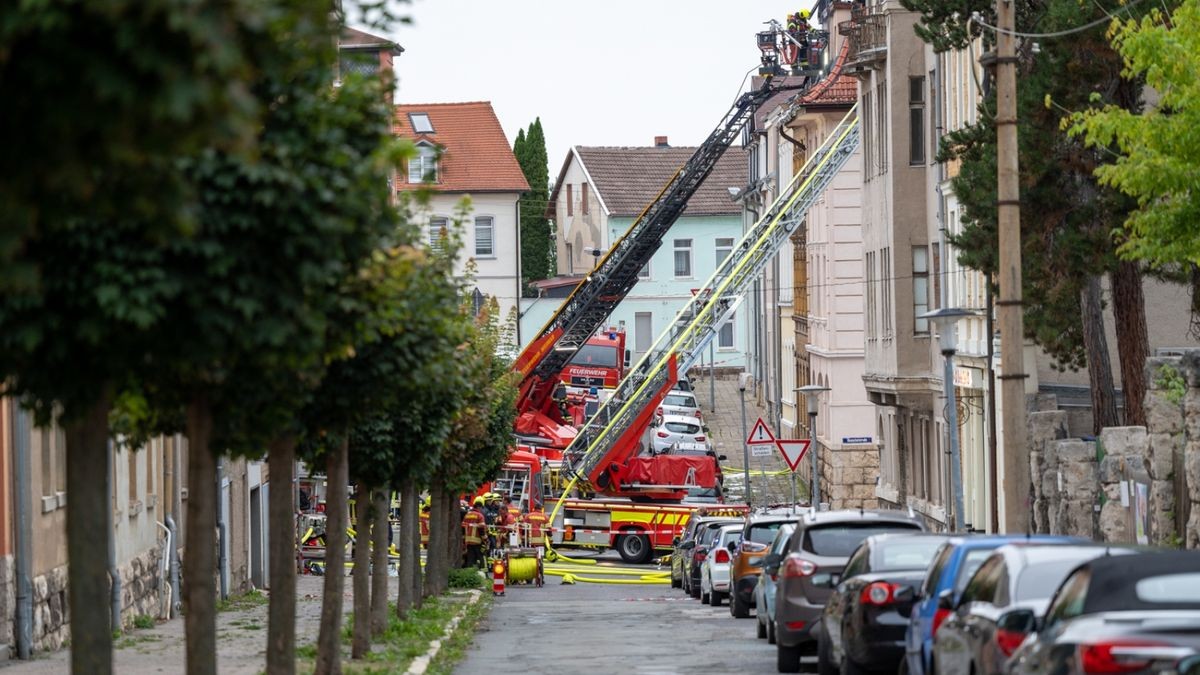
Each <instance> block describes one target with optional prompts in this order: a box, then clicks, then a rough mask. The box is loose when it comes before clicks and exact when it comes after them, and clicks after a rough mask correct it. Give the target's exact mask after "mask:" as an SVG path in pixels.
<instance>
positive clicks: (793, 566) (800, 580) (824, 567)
mask: <svg viewBox="0 0 1200 675" xmlns="http://www.w3.org/2000/svg"><path fill="white" fill-rule="evenodd" d="M924 529H925V526H924V524H923V523H922V522H921V521H920V520H918V519H917V518H916V517H915V516H914V515H912V513H911V512H908V513H905V512H903V511H865V510H855V511H825V512H817V513H810V514H808V515H806V516H805V517H803V518H801V519H800V521H799V522H798V523H796V530H795V531H794V532H792V537H791V539H790V540H789V541H788V546H787V550H788V554H787V556H786V557H784V559H783V560H782V561H778V564H779V572H778V574H779V579H778V582H777V583H776V586H775V641H776V647H777V648H778V650H779V651H778V664H777V665H778V667H779V672H781V673H795V672H799V670H800V657H801V656H803V655H805V654H808V655H815V654H816V653H817V650H816V647H817V643H816V640H818V639H823V636H820V635H817V634H814V632H813V627H814V626H816V625H818V624H819V622H820V618H821V611H822V610H823V609H824V607H825V601H826V600H828V599H829V596H830V594H831V593H832V592H833V588H834V587H835V586H837V584H838V582H839V581H840V577H841V574H842V569H843V568H844V567H845V566H846V560H847V559H849V557H850V554H851V553H853V552H854V549H856V548H858V545H859V544H861V543H862V542H863V540H864V539H866V538H867V537H869V536H871V535H875V534H886V533H889V532H898V531H899V532H905V531H908V532H911V531H923V530H924ZM766 562H767V564H771V563H772V562H775V561H766Z"/></svg>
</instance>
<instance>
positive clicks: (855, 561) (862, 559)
mask: <svg viewBox="0 0 1200 675" xmlns="http://www.w3.org/2000/svg"><path fill="white" fill-rule="evenodd" d="M870 559H871V548H870V547H869V546H866V545H863V546H859V547H858V550H857V551H855V552H854V555H852V556H850V559H849V560H847V561H846V567H845V569H843V570H842V578H843V579H849V578H850V577H856V576H858V575H860V574H866V573H867V572H870V571H871V568H870V566H869V565H868V564H867V563H868V562H869V561H870Z"/></svg>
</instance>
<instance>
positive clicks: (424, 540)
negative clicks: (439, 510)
mask: <svg viewBox="0 0 1200 675" xmlns="http://www.w3.org/2000/svg"><path fill="white" fill-rule="evenodd" d="M429 509H430V501H429V497H426V498H425V499H422V500H421V514H420V527H421V548H425V549H427V548H429Z"/></svg>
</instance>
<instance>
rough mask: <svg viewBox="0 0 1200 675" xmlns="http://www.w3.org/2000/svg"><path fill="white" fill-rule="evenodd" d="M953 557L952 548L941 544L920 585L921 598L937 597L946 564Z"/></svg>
mask: <svg viewBox="0 0 1200 675" xmlns="http://www.w3.org/2000/svg"><path fill="white" fill-rule="evenodd" d="M953 557H954V547H953V546H950V545H948V544H942V548H941V549H940V550H939V551H938V554H937V555H936V556H934V558H933V562H932V563H930V564H929V573H928V574H926V575H925V581H924V583H922V584H921V597H925V598H932V597H934V596H935V595H937V587H938V584H939V583H941V581H942V574H943V573H944V572H945V571H946V564H947V563H949V562H950V559H951V558H953Z"/></svg>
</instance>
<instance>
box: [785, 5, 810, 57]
mask: <svg viewBox="0 0 1200 675" xmlns="http://www.w3.org/2000/svg"><path fill="white" fill-rule="evenodd" d="M809 16H810V14H809V11H808V10H807V9H802V10H800V11H799V12H796V13H795V14H789V15H788V20H787V33H788V37H789V38H790V39H788V40H787V41H786V42H787V44H785V45H784V49H783V54H784V63H787V64H790V65H795V66H806V65H808V17H809ZM797 43H799V44H797Z"/></svg>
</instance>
